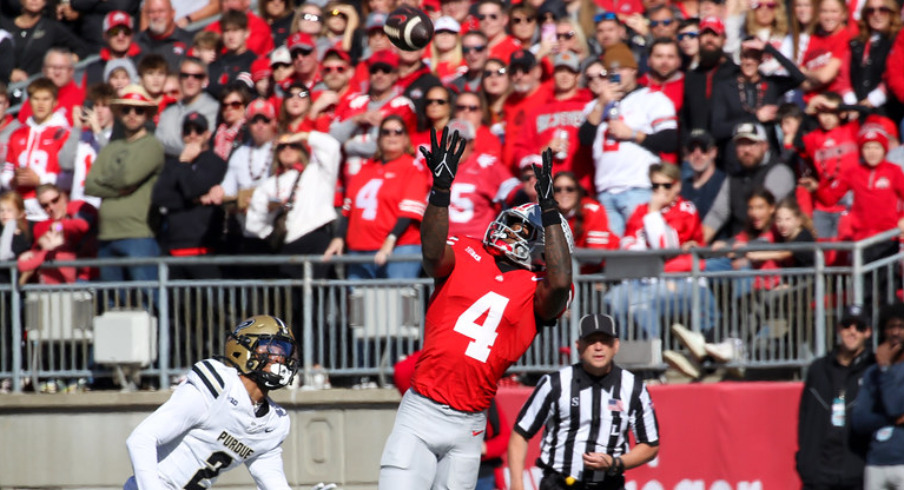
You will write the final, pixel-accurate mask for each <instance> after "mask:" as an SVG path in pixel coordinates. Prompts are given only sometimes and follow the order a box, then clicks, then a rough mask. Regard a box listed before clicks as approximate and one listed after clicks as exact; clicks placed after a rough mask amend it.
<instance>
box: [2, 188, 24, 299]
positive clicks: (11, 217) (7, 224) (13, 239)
mask: <svg viewBox="0 0 904 490" xmlns="http://www.w3.org/2000/svg"><path fill="white" fill-rule="evenodd" d="M0 225H2V228H3V231H2V232H0V262H6V261H7V260H13V259H15V258H16V257H18V256H19V255H20V254H21V253H22V252H25V251H26V250H28V249H29V248H31V227H29V226H28V221H27V220H26V219H25V201H24V200H23V199H22V196H21V195H20V194H19V193H18V192H16V191H7V192H4V193H3V194H0ZM0 274H3V276H4V277H3V280H4V281H7V282H8V281H9V275H8V274H7V270H6V269H2V272H0Z"/></svg>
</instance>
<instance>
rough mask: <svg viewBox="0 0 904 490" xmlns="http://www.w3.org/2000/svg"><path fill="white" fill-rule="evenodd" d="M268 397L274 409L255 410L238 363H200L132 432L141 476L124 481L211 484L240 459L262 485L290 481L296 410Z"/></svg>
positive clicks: (132, 453)
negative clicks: (286, 466)
mask: <svg viewBox="0 0 904 490" xmlns="http://www.w3.org/2000/svg"><path fill="white" fill-rule="evenodd" d="M265 403H268V404H269V409H268V410H267V411H266V413H265V414H264V415H262V416H260V417H258V416H256V415H255V413H254V407H253V406H252V403H251V397H250V396H249V395H248V391H247V390H246V389H245V386H244V385H243V384H242V381H241V379H240V378H239V374H238V371H237V370H236V369H235V368H232V367H229V366H227V365H225V364H223V363H222V362H220V361H218V360H216V359H206V360H204V361H201V362H199V363H197V364H195V365H194V366H192V369H191V372H190V373H189V375H188V378H187V379H186V381H185V382H183V383H182V384H181V385H179V386H178V387H177V388H176V390H175V391H174V392H173V396H172V397H171V398H170V399H169V400H167V402H166V403H164V404H163V405H161V406H160V407H159V408H158V409H157V410H156V411H155V412H154V413H153V414H151V415H150V416H149V417H148V418H147V419H145V420H144V421H143V422H142V423H141V424H139V425H138V427H136V428H135V430H134V431H133V432H132V434H131V435H130V436H129V440H128V441H127V442H126V445H127V446H128V448H129V455H130V457H131V459H132V468H133V470H134V472H135V476H133V477H132V478H130V479H129V481H127V482H126V484H125V486H124V488H126V489H139V488H140V489H141V490H145V489H147V488H161V489H176V488H180V489H203V488H209V487H210V486H212V485H213V483H214V482H215V481H216V480H217V477H218V476H219V475H220V474H221V473H223V472H225V471H228V470H231V469H232V468H235V467H236V466H238V465H239V464H241V463H245V465H246V466H247V467H248V470H249V472H250V473H251V475H252V477H253V478H254V480H255V482H256V483H257V486H258V488H263V489H271V488H289V486H288V484H287V483H286V477H285V473H284V471H283V465H282V448H281V444H282V442H283V441H284V440H285V439H286V437H287V436H288V435H289V425H290V422H289V416H288V414H287V413H286V411H285V409H283V408H282V407H280V406H279V405H277V404H276V403H274V402H273V401H272V400H270V399H269V398H267V399H266V400H265Z"/></svg>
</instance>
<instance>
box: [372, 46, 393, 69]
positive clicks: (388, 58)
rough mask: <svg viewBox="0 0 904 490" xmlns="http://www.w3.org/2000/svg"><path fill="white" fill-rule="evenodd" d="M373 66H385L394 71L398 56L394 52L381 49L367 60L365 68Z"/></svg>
mask: <svg viewBox="0 0 904 490" xmlns="http://www.w3.org/2000/svg"><path fill="white" fill-rule="evenodd" d="M374 65H386V66H389V67H390V68H392V69H393V70H395V69H397V68H398V67H399V55H398V54H396V52H395V51H392V50H389V49H381V50H380V51H377V52H375V53H374V54H372V55H370V58H368V59H367V66H374Z"/></svg>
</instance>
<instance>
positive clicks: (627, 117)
mask: <svg viewBox="0 0 904 490" xmlns="http://www.w3.org/2000/svg"><path fill="white" fill-rule="evenodd" d="M603 65H604V68H605V69H606V72H607V75H608V83H607V84H606V85H605V87H604V88H603V89H602V91H601V93H600V95H599V97H597V99H596V100H593V101H591V102H590V103H588V104H587V106H586V107H585V109H584V114H586V116H587V120H586V121H585V122H584V123H583V125H582V126H581V129H580V133H579V137H580V141H581V143H582V144H583V145H586V146H588V147H591V148H592V149H593V150H592V152H593V164H594V167H595V175H594V185H595V187H596V192H597V200H598V201H599V202H600V203H601V204H602V205H603V206H604V207H605V208H606V213H607V214H608V216H609V227H610V228H611V229H612V231H613V232H615V233H616V234H618V235H621V234H622V233H624V230H625V222H626V221H627V220H628V218H630V217H631V215H632V214H633V213H634V209H636V208H637V206H639V205H640V204H642V203H645V202H647V201H649V199H650V180H649V178H648V177H647V176H646V172H647V169H649V168H650V165H652V164H654V163H657V162H659V153H663V152H665V153H674V152H675V151H676V150H677V149H678V124H677V121H676V120H675V107H674V106H673V105H672V102H671V101H670V100H669V98H668V97H666V96H665V95H664V94H662V93H661V92H654V91H651V90H650V89H649V88H638V85H637V61H636V60H635V59H634V55H633V54H631V50H630V49H628V47H627V46H626V45H624V44H619V45H616V46H613V47H611V48H609V49H607V50H606V54H605V55H604V56H603Z"/></svg>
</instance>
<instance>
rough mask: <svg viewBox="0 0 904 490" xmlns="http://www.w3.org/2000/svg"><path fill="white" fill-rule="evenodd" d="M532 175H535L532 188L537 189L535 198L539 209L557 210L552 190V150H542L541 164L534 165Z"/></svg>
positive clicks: (557, 206)
mask: <svg viewBox="0 0 904 490" xmlns="http://www.w3.org/2000/svg"><path fill="white" fill-rule="evenodd" d="M534 175H536V176H537V183H536V184H534V189H536V190H537V200H538V202H539V203H540V209H541V210H542V211H547V210H550V209H553V210H555V211H556V212H558V210H559V205H558V204H557V203H556V199H555V196H554V194H553V192H552V150H550V149H549V148H546V149H545V150H543V166H542V167H541V166H540V165H534Z"/></svg>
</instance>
